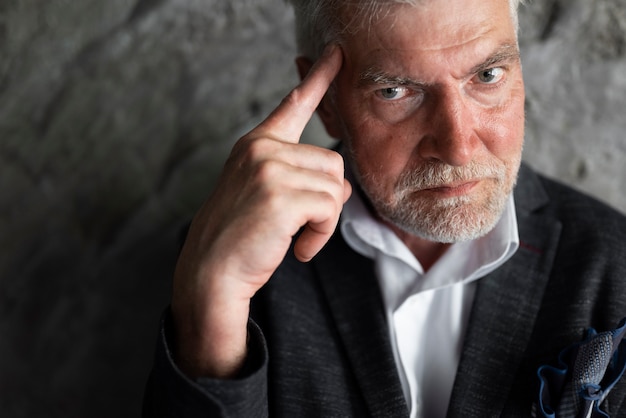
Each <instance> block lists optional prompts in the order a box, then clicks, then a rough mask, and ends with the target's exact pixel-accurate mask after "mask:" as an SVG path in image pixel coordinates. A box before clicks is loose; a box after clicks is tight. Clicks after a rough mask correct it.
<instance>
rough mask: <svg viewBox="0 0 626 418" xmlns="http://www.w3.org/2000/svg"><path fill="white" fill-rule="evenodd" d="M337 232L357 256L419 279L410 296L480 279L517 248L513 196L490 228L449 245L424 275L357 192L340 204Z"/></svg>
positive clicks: (517, 236)
mask: <svg viewBox="0 0 626 418" xmlns="http://www.w3.org/2000/svg"><path fill="white" fill-rule="evenodd" d="M341 233H342V235H343V237H344V239H345V240H346V242H347V243H348V245H350V247H351V248H352V249H353V250H354V251H356V252H358V253H360V254H361V255H363V256H365V257H368V258H372V259H374V260H376V261H377V262H378V261H379V260H381V259H385V258H387V259H389V258H391V259H394V262H397V261H401V262H402V263H404V264H405V265H406V266H407V267H409V268H411V269H412V270H413V271H414V272H415V273H416V277H417V278H421V279H422V280H416V281H415V283H414V289H413V290H412V292H411V293H415V292H418V291H424V290H428V289H434V288H440V287H446V286H449V285H453V284H456V283H460V282H470V281H473V280H476V279H479V278H481V277H484V276H485V275H487V274H488V273H490V272H492V271H493V270H495V269H496V268H498V267H499V266H500V265H502V264H503V263H504V262H506V261H507V260H508V259H509V258H510V257H511V256H512V255H513V254H514V253H515V251H516V250H517V248H518V247H519V235H518V229H517V221H516V214H515V204H514V200H513V195H511V196H510V197H509V200H508V202H507V205H506V208H505V210H504V212H503V214H502V216H501V218H500V220H499V221H498V223H497V224H496V226H495V227H494V229H492V230H491V231H490V232H489V233H487V234H486V235H485V236H483V237H481V238H478V239H476V240H472V241H467V242H459V243H455V244H453V245H451V246H450V248H448V250H447V251H446V252H445V253H444V255H443V256H442V257H441V258H440V259H439V260H437V262H436V263H435V264H434V265H433V266H432V267H431V269H430V270H429V271H428V272H426V273H425V272H424V270H423V268H422V266H421V264H420V263H419V261H418V260H417V259H416V258H415V256H414V255H413V253H411V251H410V250H409V249H408V248H407V247H406V245H404V243H403V242H402V240H400V238H399V237H398V236H397V235H396V234H395V233H394V232H393V231H392V230H391V229H390V228H389V227H387V226H386V225H385V224H383V223H382V222H380V221H379V220H378V219H376V218H375V217H374V216H373V215H372V214H371V212H370V211H369V210H368V209H367V208H366V206H365V203H364V202H363V199H362V197H361V196H360V195H359V193H357V192H355V193H352V196H351V197H350V199H349V200H348V201H347V202H346V204H345V205H344V210H343V213H342V218H341Z"/></svg>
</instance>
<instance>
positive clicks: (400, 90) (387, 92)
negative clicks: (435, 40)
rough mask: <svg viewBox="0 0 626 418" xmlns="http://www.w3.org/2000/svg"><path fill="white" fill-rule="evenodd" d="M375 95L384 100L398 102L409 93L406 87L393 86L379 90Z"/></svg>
mask: <svg viewBox="0 0 626 418" xmlns="http://www.w3.org/2000/svg"><path fill="white" fill-rule="evenodd" d="M376 93H377V94H378V95H379V96H380V97H382V98H383V99H385V100H398V99H402V98H403V97H405V96H406V95H407V94H408V93H409V92H408V89H407V88H406V87H403V86H393V87H385V88H383V89H380V90H378V91H377V92H376Z"/></svg>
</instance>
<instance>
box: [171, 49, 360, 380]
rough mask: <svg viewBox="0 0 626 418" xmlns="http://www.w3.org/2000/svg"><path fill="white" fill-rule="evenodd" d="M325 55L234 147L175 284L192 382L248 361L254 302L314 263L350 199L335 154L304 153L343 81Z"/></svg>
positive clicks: (175, 310) (179, 335) (332, 53)
mask: <svg viewBox="0 0 626 418" xmlns="http://www.w3.org/2000/svg"><path fill="white" fill-rule="evenodd" d="M341 63H342V53H341V50H340V48H339V47H337V46H333V47H328V48H327V49H326V50H325V52H324V54H323V55H322V57H321V58H320V59H319V61H318V62H317V63H316V64H315V65H313V67H312V68H311V70H310V71H309V73H308V75H307V76H306V77H305V79H304V80H303V81H302V83H300V85H299V86H297V87H296V88H295V89H294V90H292V92H291V93H290V94H289V95H288V96H287V97H286V98H285V99H284V100H283V101H282V102H281V104H280V105H279V106H278V107H277V108H276V109H275V110H274V111H273V112H272V114H270V116H269V117H268V118H267V119H266V120H265V121H263V122H262V123H261V124H260V125H259V126H257V127H256V128H255V129H253V130H252V131H251V132H249V133H248V134H247V135H245V136H244V137H243V138H241V139H240V140H239V141H238V142H237V144H236V145H235V146H234V148H233V150H232V153H231V155H230V157H229V158H228V160H227V162H226V165H225V167H224V171H223V173H222V175H221V177H220V179H219V181H218V185H217V187H216V189H215V192H214V193H213V195H212V196H211V197H210V198H209V199H208V200H207V201H206V202H205V204H204V205H203V206H202V208H201V209H200V211H199V212H198V213H197V215H196V216H195V218H194V220H193V222H192V224H191V228H190V230H189V234H188V237H187V241H186V242H185V245H184V246H183V249H182V252H181V255H180V258H179V260H178V264H177V266H176V272H175V277H174V290H173V298H172V314H173V317H174V324H175V328H176V361H177V363H178V364H179V366H180V367H181V368H182V370H183V371H184V372H185V373H187V374H188V375H190V376H192V377H196V376H213V377H229V376H232V375H233V374H234V373H236V372H237V370H238V368H239V367H240V366H241V364H242V363H243V361H244V359H245V356H246V338H247V321H248V315H249V304H250V298H251V297H252V296H253V295H254V294H255V293H256V292H257V290H259V288H261V286H263V285H264V284H265V283H266V282H267V281H268V280H269V278H270V276H271V275H272V274H273V273H274V271H275V270H276V268H277V267H278V265H279V264H280V263H281V261H282V260H283V258H284V256H285V254H286V252H287V250H288V249H289V246H290V244H291V240H292V237H293V236H294V235H295V234H296V233H297V232H298V231H299V230H300V229H301V228H302V227H304V229H303V232H302V233H301V234H300V235H299V237H298V239H297V241H296V243H295V254H296V257H298V259H299V260H301V261H308V260H310V259H311V258H313V257H314V256H315V254H317V252H318V251H319V250H320V249H321V248H322V247H323V246H324V244H325V243H326V242H327V241H328V239H329V238H330V236H331V235H332V233H333V231H334V230H335V227H336V225H337V222H338V219H339V214H340V213H341V210H342V207H343V204H344V202H345V201H346V200H347V199H348V197H349V196H350V193H351V187H350V184H349V183H348V182H347V181H346V180H345V179H344V166H343V160H342V158H341V156H340V155H339V154H337V153H336V152H333V151H330V150H327V149H323V148H319V147H315V146H312V145H304V144H299V140H300V136H301V135H302V131H303V130H304V127H305V126H306V124H307V123H308V121H309V120H310V119H311V117H312V115H313V113H314V112H315V109H316V108H317V106H318V105H319V103H320V102H321V100H322V98H323V97H324V95H325V94H326V91H327V90H328V88H329V86H330V84H331V83H332V81H333V79H334V78H335V76H336V75H337V73H338V72H339V69H340V68H341Z"/></svg>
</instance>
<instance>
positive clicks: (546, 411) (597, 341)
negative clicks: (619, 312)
mask: <svg viewBox="0 0 626 418" xmlns="http://www.w3.org/2000/svg"><path fill="white" fill-rule="evenodd" d="M625 336H626V318H624V319H622V321H621V322H620V324H619V326H618V328H617V329H614V330H612V331H606V332H601V333H598V332H596V331H595V330H594V329H593V328H591V329H590V330H589V331H588V332H587V336H586V338H585V340H584V341H582V342H580V343H577V344H574V345H572V346H570V347H567V348H566V349H565V350H563V351H561V353H560V354H559V361H558V366H556V367H553V366H548V365H544V366H541V367H539V370H538V371H537V374H538V376H539V380H540V389H539V399H538V402H537V405H536V408H535V411H534V412H535V416H537V417H549V418H556V417H558V418H561V417H567V418H578V417H581V418H583V417H584V418H587V417H592V418H596V417H602V418H607V417H609V415H608V414H606V413H605V412H604V411H602V410H601V409H600V405H601V404H602V402H603V401H604V400H605V399H606V396H607V395H608V393H609V391H610V390H611V389H612V388H613V386H615V384H616V383H617V381H618V380H619V379H620V378H621V377H622V375H623V374H624V370H626V340H624V337H625Z"/></svg>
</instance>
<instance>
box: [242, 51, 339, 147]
mask: <svg viewBox="0 0 626 418" xmlns="http://www.w3.org/2000/svg"><path fill="white" fill-rule="evenodd" d="M342 61H343V55H342V53H341V48H340V47H339V46H338V45H329V46H327V47H326V49H324V52H323V53H322V56H321V57H320V58H319V59H318V60H317V62H315V64H313V66H312V67H311V70H310V71H309V72H308V74H307V75H306V77H305V78H304V80H302V82H301V83H300V84H299V85H298V86H297V87H296V88H294V89H293V90H292V91H291V92H290V93H289V94H288V95H287V96H286V97H285V98H284V99H283V100H282V102H281V103H280V105H278V107H277V108H276V109H274V111H273V112H272V113H271V114H270V115H269V116H268V117H267V119H265V120H264V121H263V122H261V124H260V125H259V126H258V127H257V128H255V129H254V131H260V132H263V134H264V135H265V136H269V137H272V138H276V139H280V140H283V141H286V142H293V143H297V142H299V141H300V136H301V135H302V131H304V127H305V126H306V124H307V123H308V122H309V120H311V117H312V116H313V113H315V109H317V106H318V105H319V104H320V102H321V101H322V98H323V97H324V95H325V94H326V92H327V91H328V88H329V87H330V85H331V83H332V82H333V80H334V79H335V77H336V76H337V74H338V73H339V70H340V69H341V64H342Z"/></svg>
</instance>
